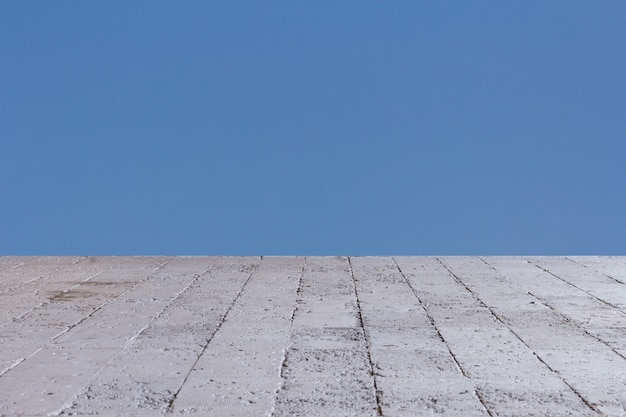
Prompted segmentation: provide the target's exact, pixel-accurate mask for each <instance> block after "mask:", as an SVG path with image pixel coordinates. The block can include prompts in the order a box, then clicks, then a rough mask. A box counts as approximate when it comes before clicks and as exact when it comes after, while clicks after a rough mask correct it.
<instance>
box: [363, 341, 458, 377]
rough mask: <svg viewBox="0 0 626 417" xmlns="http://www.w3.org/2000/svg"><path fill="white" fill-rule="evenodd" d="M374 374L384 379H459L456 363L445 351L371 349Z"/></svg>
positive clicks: (393, 348)
mask: <svg viewBox="0 0 626 417" xmlns="http://www.w3.org/2000/svg"><path fill="white" fill-rule="evenodd" d="M371 357H372V362H373V364H374V373H375V375H376V376H377V378H378V377H386V378H425V377H432V378H450V379H454V378H459V379H460V378H461V377H462V374H461V372H460V370H459V368H458V367H457V365H456V362H455V361H454V359H453V358H452V356H451V355H450V352H448V351H447V350H426V349H398V348H395V347H393V346H388V347H381V348H376V349H373V350H372V352H371Z"/></svg>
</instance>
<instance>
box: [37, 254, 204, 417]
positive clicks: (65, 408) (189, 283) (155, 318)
mask: <svg viewBox="0 0 626 417" xmlns="http://www.w3.org/2000/svg"><path fill="white" fill-rule="evenodd" d="M167 263H169V260H166V261H165V262H162V263H161V264H159V265H158V266H157V267H155V268H154V269H153V270H152V272H150V273H149V274H148V275H147V276H146V279H144V280H141V281H138V282H137V284H139V283H141V282H145V281H147V280H148V279H149V278H150V277H151V276H152V275H154V274H155V273H156V272H158V271H159V270H160V269H161V268H163V267H164V266H165V265H166V264H167ZM209 270H210V268H207V269H206V270H204V271H203V272H201V273H200V274H195V275H194V277H193V278H192V280H191V281H189V282H188V283H187V285H185V287H184V288H183V289H182V290H180V291H179V292H177V293H176V294H175V295H174V296H173V297H172V298H170V300H169V301H168V302H167V304H166V305H165V306H163V308H162V309H161V311H159V312H158V313H157V314H156V315H155V316H154V317H153V318H152V319H151V320H150V322H149V323H148V324H146V325H145V326H143V327H142V328H141V329H139V330H138V331H137V332H135V334H134V335H133V336H131V337H130V338H129V339H128V340H127V341H126V343H124V345H123V346H122V347H121V348H120V349H119V351H118V352H117V353H116V354H115V355H113V356H112V357H111V358H110V359H109V360H108V361H107V362H106V363H105V364H104V365H102V367H100V369H99V370H98V371H97V372H95V373H94V374H93V375H92V376H91V378H89V380H88V381H87V382H86V383H85V385H84V386H83V387H82V388H80V389H79V390H78V391H77V392H76V393H75V394H74V395H73V396H72V398H71V399H70V400H68V401H67V402H66V403H65V404H63V406H62V407H61V408H60V409H59V410H58V411H56V412H52V413H48V416H51V417H56V416H59V415H62V414H64V413H65V411H66V410H67V409H68V407H69V406H70V405H71V404H72V403H73V402H74V401H75V399H76V398H77V397H78V396H79V395H80V394H81V392H83V391H84V390H85V389H86V388H88V387H89V385H90V384H91V382H92V381H93V380H94V379H95V378H96V377H97V376H98V375H99V374H100V372H102V370H103V369H104V368H106V367H107V366H108V365H109V364H110V363H112V362H113V361H114V360H115V359H116V358H117V357H118V356H119V355H121V354H122V352H124V351H125V350H126V349H128V348H129V347H130V346H131V345H132V344H133V343H134V342H135V340H137V338H138V337H139V336H140V335H141V334H142V333H143V332H144V331H145V330H146V329H147V328H148V327H149V326H150V324H152V323H154V322H155V321H156V320H157V319H158V318H159V317H161V315H162V314H163V312H164V311H165V310H166V309H167V308H168V307H169V306H170V305H172V303H173V302H174V301H176V300H177V299H178V298H179V297H180V296H181V295H183V294H184V293H185V292H186V291H187V290H188V289H189V288H190V287H191V286H192V285H193V283H194V282H196V281H197V280H198V279H200V277H202V276H204V275H205V274H206V273H207V272H209ZM124 293H126V291H125V292H124Z"/></svg>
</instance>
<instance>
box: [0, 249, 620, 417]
mask: <svg viewBox="0 0 626 417" xmlns="http://www.w3.org/2000/svg"><path fill="white" fill-rule="evenodd" d="M94 415H97V416H160V415H172V416H220V417H221V416H237V417H239V416H241V417H247V416H271V417H279V416H307V417H308V416H311V417H314V416H358V417H362V416H363V417H366V416H372V417H381V416H385V417H399V416H438V415H440V416H459V417H461V416H463V417H466V416H486V417H489V416H492V417H493V416H625V415H626V257H482V258H481V257H0V416H33V417H34V416H37V417H43V416H94Z"/></svg>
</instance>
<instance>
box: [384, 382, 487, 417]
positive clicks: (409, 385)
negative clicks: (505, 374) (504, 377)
mask: <svg viewBox="0 0 626 417" xmlns="http://www.w3.org/2000/svg"><path fill="white" fill-rule="evenodd" d="M378 389H379V390H380V399H381V408H382V412H383V415H384V416H385V417H414V416H446V417H487V416H489V413H488V412H487V410H486V409H485V407H484V406H483V405H482V404H481V402H480V400H479V399H478V397H477V396H476V394H475V392H474V387H473V385H472V383H471V382H470V381H469V380H468V379H466V378H450V379H448V378H431V377H428V378H424V377H419V376H416V377H412V378H397V377H391V378H389V377H381V378H379V379H378Z"/></svg>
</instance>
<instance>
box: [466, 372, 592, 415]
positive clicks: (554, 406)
mask: <svg viewBox="0 0 626 417" xmlns="http://www.w3.org/2000/svg"><path fill="white" fill-rule="evenodd" d="M477 391H478V393H479V395H480V397H481V399H482V400H483V401H484V403H485V405H486V407H487V408H488V409H489V411H490V412H491V414H492V415H494V416H511V417H527V416H528V417H530V416H533V417H544V416H554V417H567V416H581V417H586V416H589V417H591V416H599V415H600V414H598V413H597V412H596V411H595V410H593V409H592V408H590V407H589V406H588V405H586V404H585V403H584V402H583V401H582V400H581V399H580V398H579V397H578V396H577V395H576V394H575V393H574V392H573V391H572V390H571V389H570V388H569V387H568V386H566V385H565V384H562V385H560V386H545V385H544V384H541V383H530V384H521V383H519V382H518V381H514V382H509V383H506V382H504V383H503V382H501V381H498V382H484V383H479V384H478V386H477Z"/></svg>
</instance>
